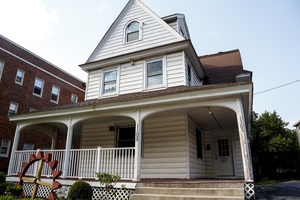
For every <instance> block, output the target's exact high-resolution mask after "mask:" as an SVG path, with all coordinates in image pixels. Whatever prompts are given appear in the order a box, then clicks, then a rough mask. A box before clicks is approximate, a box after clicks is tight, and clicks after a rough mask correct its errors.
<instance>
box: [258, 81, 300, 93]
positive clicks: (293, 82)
mask: <svg viewBox="0 0 300 200" xmlns="http://www.w3.org/2000/svg"><path fill="white" fill-rule="evenodd" d="M297 82H300V80H296V81H293V82H290V83H286V84H283V85H279V86H277V87H274V88H270V89H267V90H263V91H260V92H256V93H254V95H256V94H261V93H265V92H269V91H271V90H276V89H278V88H281V87H285V86H287V85H291V84H294V83H297Z"/></svg>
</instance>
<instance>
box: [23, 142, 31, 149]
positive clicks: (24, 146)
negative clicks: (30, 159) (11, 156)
mask: <svg viewBox="0 0 300 200" xmlns="http://www.w3.org/2000/svg"><path fill="white" fill-rule="evenodd" d="M33 148H34V144H29V143H24V144H23V150H33Z"/></svg>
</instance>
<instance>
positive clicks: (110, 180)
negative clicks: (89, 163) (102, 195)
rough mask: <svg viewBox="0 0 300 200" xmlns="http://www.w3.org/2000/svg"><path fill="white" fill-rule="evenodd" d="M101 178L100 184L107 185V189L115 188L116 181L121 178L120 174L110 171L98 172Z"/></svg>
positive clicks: (98, 176)
mask: <svg viewBox="0 0 300 200" xmlns="http://www.w3.org/2000/svg"><path fill="white" fill-rule="evenodd" d="M96 175H97V178H99V181H100V184H101V185H104V186H105V189H106V190H110V189H113V188H114V186H115V185H116V183H117V182H118V181H119V180H120V179H121V178H120V176H118V175H112V174H108V173H96Z"/></svg>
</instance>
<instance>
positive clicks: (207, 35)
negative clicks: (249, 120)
mask: <svg viewBox="0 0 300 200" xmlns="http://www.w3.org/2000/svg"><path fill="white" fill-rule="evenodd" d="M127 2H128V0H88V1H82V0H63V1H62V0H28V1H24V0H0V7H1V12H0V34H1V35H3V36H4V37H6V38H8V39H10V40H12V41H13V42H15V43H17V44H19V45H20V46H22V47H24V48H26V49H28V50H29V51H31V52H33V53H35V54H37V55H39V56H40V57H42V58H44V59H45V60H47V61H49V62H51V63H52V64H54V65H56V66H58V67H60V68H62V69H63V70H65V71H67V72H69V73H70V74H72V75H74V76H76V77H78V78H79V79H81V80H83V81H85V82H87V74H86V73H85V72H84V71H82V70H81V68H80V67H79V66H78V65H80V64H83V63H85V62H86V60H87V59H88V57H89V56H90V55H91V53H92V52H93V50H94V49H95V47H96V46H97V44H98V43H99V42H100V40H101V38H102V37H103V36H104V34H105V33H106V31H107V30H108V29H109V27H110V25H111V24H112V23H113V22H114V20H115V19H116V17H117V16H118V14H119V13H120V12H121V10H122V9H123V7H124V6H125V5H126V3H127ZM142 2H143V3H144V4H146V5H147V6H148V7H149V8H150V9H151V10H152V11H154V12H155V13H156V14H157V15H158V16H160V17H164V16H168V15H171V14H174V13H182V14H184V15H185V17H186V21H187V24H188V27H189V31H190V35H191V39H192V43H193V45H194V48H195V50H196V52H197V54H198V55H199V56H201V55H208V54H214V53H218V52H221V51H229V50H233V49H239V50H240V53H241V56H242V61H243V66H244V69H245V70H249V71H252V72H253V82H254V96H253V110H254V111H255V112H257V113H258V114H262V113H264V112H265V111H268V112H273V111H276V112H277V114H278V115H279V116H280V117H281V118H282V120H284V121H286V122H289V126H288V128H293V124H295V123H296V122H297V121H299V120H300V114H299V113H300V108H299V107H300V1H298V0H284V1H283V0H264V1H261V0H251V1H250V0H244V1H241V0H226V1H224V0H161V1H159V3H158V1H157V0H142Z"/></svg>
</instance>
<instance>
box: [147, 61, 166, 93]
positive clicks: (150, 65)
mask: <svg viewBox="0 0 300 200" xmlns="http://www.w3.org/2000/svg"><path fill="white" fill-rule="evenodd" d="M163 83H164V67H163V60H162V59H158V60H152V61H147V62H146V87H152V86H158V85H163Z"/></svg>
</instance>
